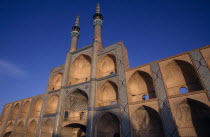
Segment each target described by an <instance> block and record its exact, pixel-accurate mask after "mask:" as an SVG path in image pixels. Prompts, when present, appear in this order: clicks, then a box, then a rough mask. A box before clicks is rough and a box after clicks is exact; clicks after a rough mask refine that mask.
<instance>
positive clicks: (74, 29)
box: [70, 16, 80, 52]
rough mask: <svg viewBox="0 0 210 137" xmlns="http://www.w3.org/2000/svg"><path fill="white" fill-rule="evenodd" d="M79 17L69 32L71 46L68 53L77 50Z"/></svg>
mask: <svg viewBox="0 0 210 137" xmlns="http://www.w3.org/2000/svg"><path fill="white" fill-rule="evenodd" d="M79 32H80V28H79V16H77V18H76V21H75V26H73V27H72V31H71V45H70V52H72V51H75V50H76V49H77V42H78V39H79V35H80V34H79Z"/></svg>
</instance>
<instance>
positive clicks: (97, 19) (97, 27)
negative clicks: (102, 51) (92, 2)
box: [93, 3, 103, 43]
mask: <svg viewBox="0 0 210 137" xmlns="http://www.w3.org/2000/svg"><path fill="white" fill-rule="evenodd" d="M102 24H103V15H102V14H101V13H100V5H99V3H98V4H97V6H96V13H95V14H94V15H93V25H94V40H97V41H98V42H100V43H102V39H101V28H102Z"/></svg>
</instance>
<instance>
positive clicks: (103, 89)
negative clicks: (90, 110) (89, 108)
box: [96, 81, 118, 107]
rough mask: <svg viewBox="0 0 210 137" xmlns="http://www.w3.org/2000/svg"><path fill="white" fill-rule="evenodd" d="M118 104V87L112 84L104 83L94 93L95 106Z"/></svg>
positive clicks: (109, 82)
mask: <svg viewBox="0 0 210 137" xmlns="http://www.w3.org/2000/svg"><path fill="white" fill-rule="evenodd" d="M117 103H118V87H117V85H116V84H115V83H114V82H111V81H107V82H105V83H104V84H103V85H102V86H100V88H99V89H98V91H97V93H96V106H97V107H102V106H108V105H115V104H117Z"/></svg>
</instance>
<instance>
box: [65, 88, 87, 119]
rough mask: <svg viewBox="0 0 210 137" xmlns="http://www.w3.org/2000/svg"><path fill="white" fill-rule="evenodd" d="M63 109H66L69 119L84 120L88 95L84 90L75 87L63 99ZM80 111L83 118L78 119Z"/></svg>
mask: <svg viewBox="0 0 210 137" xmlns="http://www.w3.org/2000/svg"><path fill="white" fill-rule="evenodd" d="M65 102H66V103H65V109H64V111H66V110H68V111H69V115H68V118H66V119H69V120H85V119H86V117H87V110H88V95H87V93H86V92H85V91H83V90H80V89H76V90H75V91H74V92H72V93H70V94H69V95H68V96H67V97H66V99H65ZM80 113H83V117H84V119H80Z"/></svg>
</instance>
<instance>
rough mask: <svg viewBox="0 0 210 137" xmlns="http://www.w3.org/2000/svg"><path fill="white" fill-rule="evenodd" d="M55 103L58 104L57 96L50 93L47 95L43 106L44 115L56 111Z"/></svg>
mask: <svg viewBox="0 0 210 137" xmlns="http://www.w3.org/2000/svg"><path fill="white" fill-rule="evenodd" d="M57 105H58V96H57V95H52V96H50V97H48V99H47V101H46V106H45V113H44V114H45V115H48V114H54V113H56V112H57Z"/></svg>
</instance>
